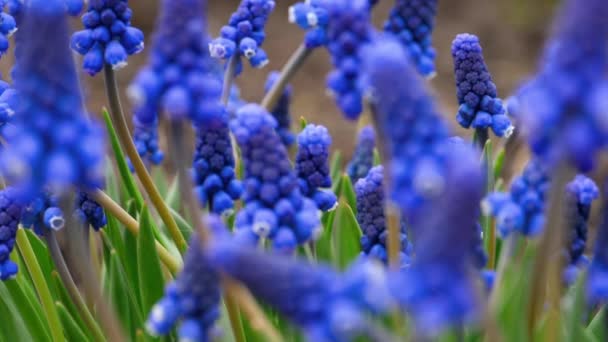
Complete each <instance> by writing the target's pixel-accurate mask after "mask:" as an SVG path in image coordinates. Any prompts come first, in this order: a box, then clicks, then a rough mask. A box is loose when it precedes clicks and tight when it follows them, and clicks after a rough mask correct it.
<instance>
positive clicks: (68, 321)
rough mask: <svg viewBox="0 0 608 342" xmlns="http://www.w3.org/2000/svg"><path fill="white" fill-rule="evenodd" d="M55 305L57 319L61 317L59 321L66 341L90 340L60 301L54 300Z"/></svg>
mask: <svg viewBox="0 0 608 342" xmlns="http://www.w3.org/2000/svg"><path fill="white" fill-rule="evenodd" d="M55 306H56V307H57V313H59V319H61V323H62V324H63V328H64V332H65V335H66V337H67V339H68V341H91V340H92V339H90V338H89V337H88V336H87V335H85V333H84V332H83V331H82V329H81V328H80V327H79V326H78V324H77V323H76V321H75V320H74V318H73V317H72V315H70V312H69V311H68V309H66V307H65V306H64V305H63V304H61V303H60V302H55Z"/></svg>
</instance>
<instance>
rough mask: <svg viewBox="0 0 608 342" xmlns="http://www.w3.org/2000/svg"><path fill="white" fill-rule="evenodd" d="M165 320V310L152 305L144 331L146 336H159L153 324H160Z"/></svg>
mask: <svg viewBox="0 0 608 342" xmlns="http://www.w3.org/2000/svg"><path fill="white" fill-rule="evenodd" d="M165 318H166V315H165V309H164V308H163V307H162V306H161V305H158V304H156V305H154V307H153V308H152V311H150V318H149V319H148V321H147V322H146V331H147V332H148V334H150V335H152V336H154V337H156V336H159V332H158V330H156V327H155V326H154V323H155V322H162V321H164V320H165Z"/></svg>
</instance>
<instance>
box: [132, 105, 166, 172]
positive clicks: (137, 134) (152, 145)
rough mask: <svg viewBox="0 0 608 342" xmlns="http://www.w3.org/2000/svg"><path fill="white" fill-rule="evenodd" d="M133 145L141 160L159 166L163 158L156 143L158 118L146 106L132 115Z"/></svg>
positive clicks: (157, 142)
mask: <svg viewBox="0 0 608 342" xmlns="http://www.w3.org/2000/svg"><path fill="white" fill-rule="evenodd" d="M150 114H151V115H150ZM133 143H134V144H135V148H136V149H137V153H138V154H139V156H140V157H141V158H142V160H144V161H146V162H149V163H151V164H152V165H159V164H160V163H161V162H162V161H163V159H164V158H165V154H164V153H163V151H162V150H161V149H160V146H159V141H158V116H157V115H156V111H153V110H150V109H149V108H148V107H147V106H142V107H140V108H138V109H136V110H135V113H133Z"/></svg>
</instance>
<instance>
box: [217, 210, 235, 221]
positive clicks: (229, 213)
mask: <svg viewBox="0 0 608 342" xmlns="http://www.w3.org/2000/svg"><path fill="white" fill-rule="evenodd" d="M232 214H234V209H232V208H228V209H226V210H224V211H222V213H221V214H220V216H221V217H222V218H223V219H227V218H229V217H230V216H232Z"/></svg>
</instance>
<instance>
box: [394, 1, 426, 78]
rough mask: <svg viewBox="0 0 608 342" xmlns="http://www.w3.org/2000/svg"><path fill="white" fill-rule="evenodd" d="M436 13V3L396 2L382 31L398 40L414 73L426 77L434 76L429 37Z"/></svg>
mask: <svg viewBox="0 0 608 342" xmlns="http://www.w3.org/2000/svg"><path fill="white" fill-rule="evenodd" d="M436 12H437V0H427V1H420V0H397V1H396V2H395V6H394V7H393V9H392V10H391V12H390V14H389V18H388V20H387V21H386V23H384V30H385V31H386V32H389V33H391V34H393V35H395V36H396V37H397V38H398V39H399V41H400V42H401V44H402V45H403V46H404V47H405V48H406V50H407V52H408V54H409V57H410V59H411V61H412V63H413V64H414V65H415V66H416V68H417V69H418V72H420V74H422V75H423V76H426V77H429V76H432V75H434V74H435V54H436V53H435V49H434V48H433V45H432V34H433V26H434V22H435V14H436Z"/></svg>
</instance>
